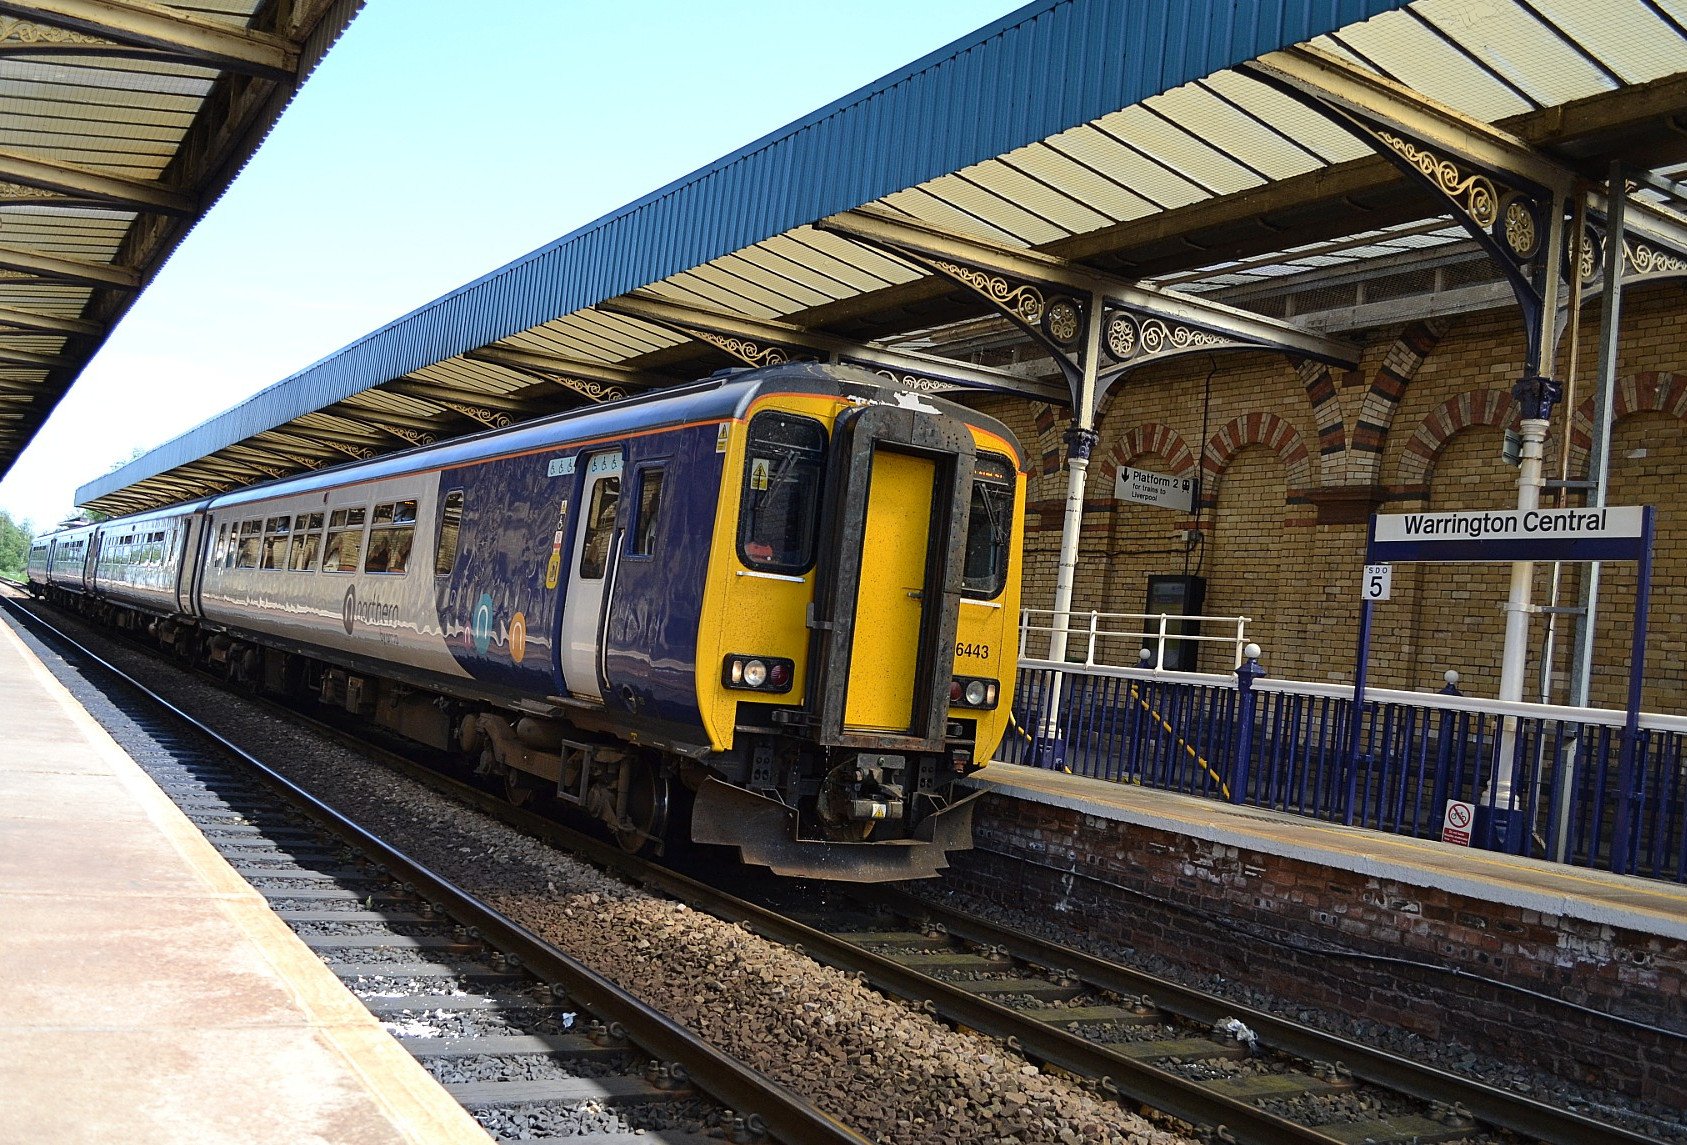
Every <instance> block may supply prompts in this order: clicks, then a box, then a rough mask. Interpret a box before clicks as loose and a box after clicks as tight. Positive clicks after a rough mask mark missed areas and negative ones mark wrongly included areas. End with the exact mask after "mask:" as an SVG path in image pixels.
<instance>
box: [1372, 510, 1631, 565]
mask: <svg viewBox="0 0 1687 1145" xmlns="http://www.w3.org/2000/svg"><path fill="white" fill-rule="evenodd" d="M1375 521H1376V524H1375V532H1373V533H1372V537H1371V543H1370V550H1369V555H1368V556H1367V558H1366V559H1367V560H1368V561H1370V562H1372V563H1377V562H1383V561H1625V560H1626V561H1632V560H1637V559H1639V553H1640V549H1641V547H1642V546H1643V544H1644V537H1645V512H1644V509H1643V508H1642V507H1641V506H1638V505H1608V506H1603V507H1601V508H1597V509H1473V510H1468V511H1458V512H1443V513H1391V514H1378V515H1377V517H1376V519H1375Z"/></svg>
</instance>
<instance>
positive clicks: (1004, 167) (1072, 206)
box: [967, 148, 1119, 234]
mask: <svg viewBox="0 0 1687 1145" xmlns="http://www.w3.org/2000/svg"><path fill="white" fill-rule="evenodd" d="M1028 150H1030V149H1029V148H1020V150H1019V152H1017V153H1016V155H1017V154H1023V153H1025V152H1026V151H1028ZM967 173H968V174H970V175H971V176H972V178H973V179H974V180H975V181H976V182H978V183H980V184H982V185H983V186H984V187H987V188H988V189H989V190H991V191H992V192H994V193H995V194H997V195H1000V196H1002V197H1003V198H1006V199H1008V200H1010V201H1011V202H1015V203H1019V204H1022V205H1023V206H1024V207H1025V208H1026V209H1027V210H1029V211H1031V212H1033V213H1035V214H1037V215H1039V216H1041V217H1042V218H1045V219H1047V220H1048V221H1049V222H1051V223H1053V224H1054V225H1055V226H1057V227H1059V228H1060V229H1061V230H1063V231H1065V232H1066V233H1067V234H1079V233H1081V232H1083V231H1093V230H1095V229H1096V228H1098V227H1105V226H1111V225H1112V224H1113V223H1116V222H1118V221H1119V220H1118V219H1117V218H1114V217H1112V216H1109V215H1106V214H1103V213H1102V212H1101V211H1098V210H1096V209H1095V208H1094V207H1093V206H1091V205H1090V204H1088V203H1086V202H1085V201H1084V200H1083V199H1082V198H1079V197H1078V196H1076V195H1074V194H1072V193H1071V192H1070V191H1069V190H1067V189H1066V188H1064V187H1056V186H1052V185H1050V184H1049V183H1046V182H1041V181H1039V180H1037V179H1034V178H1032V177H1031V176H1030V175H1028V174H1026V173H1025V172H1024V171H1021V170H1019V168H1018V165H1017V164H1016V163H1014V162H1013V161H1012V157H1008V159H1007V160H1006V161H1004V160H1002V159H992V160H991V161H990V162H988V163H980V164H978V165H977V166H975V167H971V168H969V169H968V172H967Z"/></svg>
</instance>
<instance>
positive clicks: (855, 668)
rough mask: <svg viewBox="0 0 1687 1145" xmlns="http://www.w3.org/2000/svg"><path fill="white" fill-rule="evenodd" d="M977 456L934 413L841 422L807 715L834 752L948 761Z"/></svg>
mask: <svg viewBox="0 0 1687 1145" xmlns="http://www.w3.org/2000/svg"><path fill="white" fill-rule="evenodd" d="M974 456H975V450H974V446H973V443H972V437H971V433H970V431H969V430H968V429H967V427H966V426H965V424H964V423H961V422H959V421H957V420H955V419H953V418H946V417H942V416H940V415H939V414H938V413H937V411H936V410H935V409H932V408H930V407H920V406H918V405H915V406H913V407H892V406H885V405H873V406H869V407H866V408H865V409H860V410H854V411H850V412H849V413H846V414H844V415H842V416H840V417H839V419H838V424H837V427H836V429H835V430H834V433H833V447H832V459H831V464H830V468H831V475H830V477H829V478H828V480H829V481H831V482H833V483H834V488H835V492H834V495H833V497H832V499H831V501H830V505H829V507H828V516H829V519H828V521H827V523H826V525H825V526H824V527H823V535H824V538H825V539H824V545H825V551H826V552H828V553H829V554H830V560H829V561H824V562H822V575H821V577H820V582H819V584H818V585H817V587H816V601H815V611H816V614H817V615H816V619H817V621H819V623H817V624H815V626H814V628H815V635H814V643H813V647H812V648H811V650H810V664H811V672H812V675H813V681H812V689H811V692H810V696H809V703H810V705H811V707H813V708H814V709H815V715H816V716H817V717H818V723H819V728H820V733H821V735H822V736H823V737H824V738H825V739H826V740H827V742H831V743H840V744H843V745H846V746H858V747H871V748H875V749H881V750H882V749H900V750H917V751H940V750H942V747H943V743H944V736H945V733H946V730H947V724H946V719H947V713H948V708H949V687H948V685H949V678H950V669H951V667H952V664H953V659H954V655H953V653H954V644H955V628H956V624H957V621H958V614H959V606H960V589H961V579H960V577H961V561H960V553H961V539H962V536H963V534H964V527H965V521H966V506H967V498H968V497H969V496H970V491H971V482H972V471H973V459H974Z"/></svg>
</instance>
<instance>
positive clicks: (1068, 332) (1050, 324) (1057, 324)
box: [1043, 298, 1084, 350]
mask: <svg viewBox="0 0 1687 1145" xmlns="http://www.w3.org/2000/svg"><path fill="white" fill-rule="evenodd" d="M1043 333H1045V334H1047V335H1048V336H1049V337H1050V338H1052V339H1053V340H1054V343H1055V345H1057V346H1063V347H1065V348H1066V349H1068V350H1070V349H1071V348H1072V347H1074V346H1076V345H1077V344H1078V341H1079V339H1081V338H1082V337H1083V335H1084V311H1083V309H1082V308H1081V307H1080V306H1079V305H1078V303H1077V301H1076V300H1075V299H1071V298H1055V299H1052V300H1050V302H1049V304H1048V306H1047V307H1046V308H1045V309H1044V311H1043Z"/></svg>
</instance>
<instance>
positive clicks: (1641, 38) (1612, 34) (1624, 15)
mask: <svg viewBox="0 0 1687 1145" xmlns="http://www.w3.org/2000/svg"><path fill="white" fill-rule="evenodd" d="M1535 6H1536V8H1538V9H1539V11H1540V13H1541V15H1543V16H1545V17H1546V18H1547V19H1549V20H1551V21H1552V22H1553V23H1554V24H1556V25H1558V27H1559V28H1561V29H1563V30H1564V32H1565V33H1566V34H1568V35H1570V36H1572V37H1573V38H1574V39H1575V40H1576V41H1577V42H1578V43H1580V44H1582V45H1584V46H1585V47H1586V48H1587V50H1588V51H1589V52H1591V53H1592V54H1593V55H1594V56H1595V57H1597V58H1598V59H1599V60H1600V61H1601V62H1602V63H1603V64H1604V65H1605V66H1606V67H1607V68H1610V69H1611V70H1612V71H1613V72H1615V73H1616V74H1617V75H1619V76H1621V77H1622V79H1623V82H1624V83H1645V82H1647V81H1648V80H1655V79H1657V78H1659V77H1660V76H1666V75H1670V74H1672V73H1674V72H1677V71H1679V70H1680V69H1681V45H1682V36H1681V33H1680V31H1678V30H1677V29H1676V28H1674V27H1672V26H1671V25H1670V24H1668V23H1667V22H1666V21H1664V20H1662V19H1660V18H1659V17H1658V16H1657V15H1656V14H1655V13H1653V12H1651V11H1649V10H1647V9H1646V8H1645V7H1644V6H1643V5H1638V4H1636V5H1632V6H1630V5H1622V6H1621V7H1618V6H1616V5H1606V4H1588V3H1587V2H1586V0H1535Z"/></svg>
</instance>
